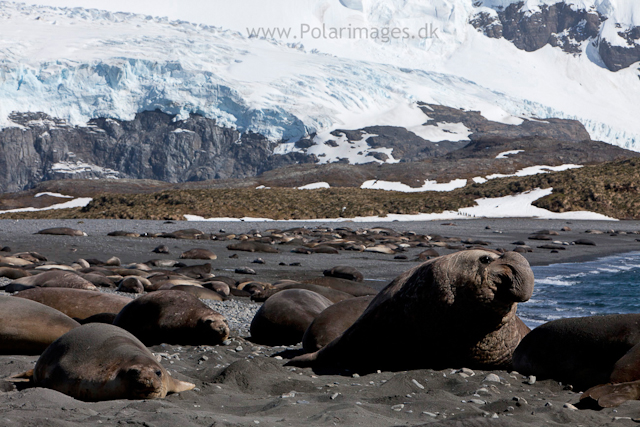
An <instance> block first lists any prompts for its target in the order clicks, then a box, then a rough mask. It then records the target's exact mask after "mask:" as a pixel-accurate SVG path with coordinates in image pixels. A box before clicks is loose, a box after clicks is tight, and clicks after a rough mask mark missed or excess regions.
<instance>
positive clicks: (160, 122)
mask: <svg viewBox="0 0 640 427" xmlns="http://www.w3.org/2000/svg"><path fill="white" fill-rule="evenodd" d="M11 119H12V121H13V122H14V123H16V124H17V125H18V126H19V127H11V128H5V129H3V130H2V131H0V153H1V155H0V171H1V172H0V192H10V191H17V190H21V189H24V188H27V187H30V186H33V185H35V184H36V183H38V182H40V181H43V180H52V179H66V178H78V179H80V178H84V179H86V178H136V179H154V180H160V181H166V182H185V181H202V180H208V179H224V178H243V177H247V176H255V175H258V174H260V173H262V172H264V171H265V170H269V169H273V168H274V167H281V166H285V165H287V164H291V163H304V162H306V161H313V158H311V157H309V156H300V155H298V154H296V153H291V154H288V155H285V156H275V157H272V149H273V144H272V143H270V142H269V141H268V140H267V139H266V138H265V137H263V136H261V135H258V134H252V133H249V134H243V135H241V134H239V133H238V132H237V131H235V130H233V129H228V128H222V127H219V126H216V122H215V120H210V119H206V118H204V117H201V116H195V115H194V116H191V118H189V119H188V120H185V121H173V116H170V115H167V114H164V113H160V112H157V111H152V112H144V113H140V114H138V115H137V116H136V118H135V119H134V120H132V121H128V122H124V121H118V120H112V119H96V120H92V121H90V122H89V123H88V124H87V126H84V127H75V126H69V125H67V124H66V123H65V122H64V121H62V120H57V119H54V118H51V117H48V116H46V115H44V114H41V113H25V114H14V115H12V116H11Z"/></svg>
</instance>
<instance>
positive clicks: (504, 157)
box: [496, 150, 524, 159]
mask: <svg viewBox="0 0 640 427" xmlns="http://www.w3.org/2000/svg"><path fill="white" fill-rule="evenodd" d="M522 152H524V150H511V151H503V152H502V153H500V154H498V155H497V156H496V159H506V158H507V156H512V155H514V154H518V153H522Z"/></svg>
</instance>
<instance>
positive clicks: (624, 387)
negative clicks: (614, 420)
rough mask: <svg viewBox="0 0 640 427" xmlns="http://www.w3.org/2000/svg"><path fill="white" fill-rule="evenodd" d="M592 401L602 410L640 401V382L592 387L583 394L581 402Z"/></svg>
mask: <svg viewBox="0 0 640 427" xmlns="http://www.w3.org/2000/svg"><path fill="white" fill-rule="evenodd" d="M589 398H590V399H592V400H594V401H595V402H597V404H598V406H600V407H601V408H614V407H616V406H620V405H621V404H623V403H624V402H626V401H627V400H639V399H640V381H632V382H628V383H619V384H603V385H597V386H595V387H591V388H590V389H589V390H587V391H585V392H584V393H582V396H580V402H582V401H586V400H585V399H589Z"/></svg>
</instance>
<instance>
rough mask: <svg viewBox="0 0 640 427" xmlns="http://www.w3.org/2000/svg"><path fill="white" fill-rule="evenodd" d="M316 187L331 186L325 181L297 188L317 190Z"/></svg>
mask: <svg viewBox="0 0 640 427" xmlns="http://www.w3.org/2000/svg"><path fill="white" fill-rule="evenodd" d="M318 188H331V186H330V185H329V183H327V182H314V183H311V184H307V185H303V186H302V187H298V190H317V189H318Z"/></svg>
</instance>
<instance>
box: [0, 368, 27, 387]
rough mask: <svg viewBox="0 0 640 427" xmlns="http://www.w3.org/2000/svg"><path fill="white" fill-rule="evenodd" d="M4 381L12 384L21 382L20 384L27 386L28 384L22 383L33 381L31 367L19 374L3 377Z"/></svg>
mask: <svg viewBox="0 0 640 427" xmlns="http://www.w3.org/2000/svg"><path fill="white" fill-rule="evenodd" d="M4 381H6V382H9V383H14V384H16V383H21V385H23V386H27V387H28V385H27V384H24V383H30V384H32V383H33V369H29V370H28V371H25V372H21V373H19V374H15V375H11V376H10V377H8V378H5V379H4Z"/></svg>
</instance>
